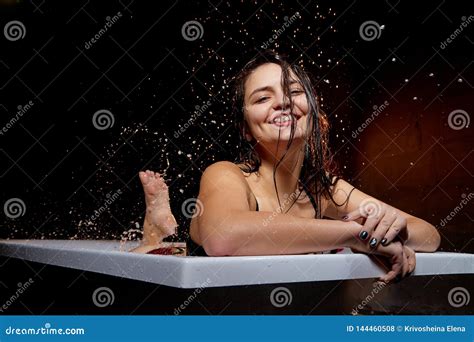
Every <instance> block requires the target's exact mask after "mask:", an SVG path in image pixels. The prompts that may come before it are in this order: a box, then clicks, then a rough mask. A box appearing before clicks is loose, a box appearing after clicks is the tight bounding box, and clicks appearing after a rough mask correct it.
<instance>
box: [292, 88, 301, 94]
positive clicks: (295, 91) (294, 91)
mask: <svg viewBox="0 0 474 342" xmlns="http://www.w3.org/2000/svg"><path fill="white" fill-rule="evenodd" d="M301 93H303V90H301V89H294V90H292V91H291V94H292V95H299V94H301Z"/></svg>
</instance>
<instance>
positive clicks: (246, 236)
mask: <svg viewBox="0 0 474 342" xmlns="http://www.w3.org/2000/svg"><path fill="white" fill-rule="evenodd" d="M199 200H200V201H201V202H202V204H203V206H202V209H203V210H201V215H200V216H198V217H197V218H196V219H197V223H198V232H199V236H200V239H201V244H202V245H203V247H204V250H205V251H206V253H207V254H208V255H212V256H224V255H272V254H302V253H310V252H318V251H325V250H330V249H334V248H337V247H351V246H352V245H353V243H354V242H355V241H356V236H357V234H358V232H359V230H360V228H361V225H359V224H358V223H357V222H342V221H340V220H337V221H335V220H315V219H312V218H311V219H310V218H300V217H295V216H292V215H288V214H279V213H276V212H265V211H259V212H256V211H252V210H251V208H250V201H251V192H250V189H249V188H248V184H247V182H246V180H245V178H244V176H243V175H242V172H241V171H240V169H239V168H238V166H237V165H235V164H233V163H230V162H218V163H215V164H213V165H211V166H210V167H208V168H207V169H206V170H205V171H204V173H203V175H202V178H201V185H200V192H199Z"/></svg>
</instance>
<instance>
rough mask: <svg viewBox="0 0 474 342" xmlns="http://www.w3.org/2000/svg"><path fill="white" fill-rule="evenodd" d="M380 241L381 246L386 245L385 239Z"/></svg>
mask: <svg viewBox="0 0 474 342" xmlns="http://www.w3.org/2000/svg"><path fill="white" fill-rule="evenodd" d="M380 243H381V244H382V246H387V239H385V238H383V239H382V241H380Z"/></svg>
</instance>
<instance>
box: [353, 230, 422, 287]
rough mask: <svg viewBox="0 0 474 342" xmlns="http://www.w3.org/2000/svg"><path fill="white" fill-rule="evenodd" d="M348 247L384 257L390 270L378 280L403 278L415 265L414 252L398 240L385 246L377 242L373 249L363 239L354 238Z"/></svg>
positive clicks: (359, 251)
mask: <svg viewBox="0 0 474 342" xmlns="http://www.w3.org/2000/svg"><path fill="white" fill-rule="evenodd" d="M350 248H351V250H352V251H353V252H356V253H357V252H358V253H364V254H368V255H373V256H374V257H375V258H376V259H377V258H378V257H379V256H382V257H384V258H385V259H386V261H388V263H389V264H390V266H389V267H390V270H389V271H388V272H387V274H385V275H384V276H382V277H380V278H379V280H380V281H383V282H385V283H389V282H392V281H394V280H398V279H402V278H405V277H406V276H407V275H409V274H411V273H412V272H413V271H414V269H415V266H416V256H415V252H414V251H413V250H412V249H411V248H410V247H407V246H405V245H403V244H402V243H401V242H400V241H393V242H391V243H389V244H388V245H387V246H382V245H381V244H378V245H377V247H376V248H375V249H374V248H371V247H369V246H368V245H367V243H366V242H365V241H361V240H359V239H358V238H356V241H354V243H353V245H351V246H350Z"/></svg>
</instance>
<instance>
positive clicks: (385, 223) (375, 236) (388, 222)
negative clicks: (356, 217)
mask: <svg viewBox="0 0 474 342" xmlns="http://www.w3.org/2000/svg"><path fill="white" fill-rule="evenodd" d="M396 219H397V215H396V212H395V211H392V212H387V213H385V216H384V217H382V219H381V220H380V221H379V222H378V224H377V226H376V227H375V231H374V232H373V233H372V235H371V239H370V241H369V244H370V242H372V241H373V240H375V241H376V242H375V246H374V247H376V246H377V245H378V244H379V243H381V242H382V241H383V239H384V237H385V235H386V234H387V232H388V231H389V229H390V227H391V226H392V224H393V223H394V222H395V220H396ZM367 220H368V219H367ZM370 246H371V247H372V245H370Z"/></svg>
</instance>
